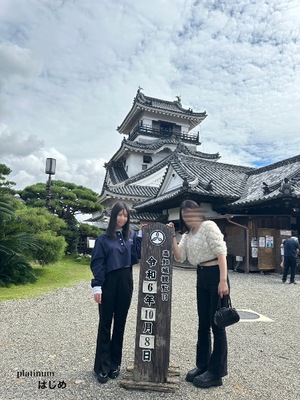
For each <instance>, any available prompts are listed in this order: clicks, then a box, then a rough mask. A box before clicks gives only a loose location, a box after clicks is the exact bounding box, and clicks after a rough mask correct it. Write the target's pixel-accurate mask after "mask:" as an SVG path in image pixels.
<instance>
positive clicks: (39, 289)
mask: <svg viewBox="0 0 300 400" xmlns="http://www.w3.org/2000/svg"><path fill="white" fill-rule="evenodd" d="M33 269H34V271H35V273H36V276H37V281H36V282H34V283H28V284H26V285H12V286H10V287H9V288H3V287H0V301H2V300H17V299H25V298H29V297H36V296H39V295H41V294H43V293H47V292H52V291H54V290H56V289H59V288H61V287H67V286H72V285H74V284H75V283H77V282H81V281H86V280H90V279H91V278H92V273H91V270H90V262H89V260H88V259H82V260H81V261H80V262H79V261H77V260H76V258H75V257H72V256H65V257H64V258H63V259H62V261H60V262H58V263H56V264H53V265H49V266H44V267H41V266H33Z"/></svg>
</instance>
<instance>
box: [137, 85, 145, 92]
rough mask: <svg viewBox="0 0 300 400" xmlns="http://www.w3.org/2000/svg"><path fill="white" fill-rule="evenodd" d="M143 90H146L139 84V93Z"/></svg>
mask: <svg viewBox="0 0 300 400" xmlns="http://www.w3.org/2000/svg"><path fill="white" fill-rule="evenodd" d="M141 90H144V89H143V88H142V87H141V86H140V85H139V86H138V93H140V91H141Z"/></svg>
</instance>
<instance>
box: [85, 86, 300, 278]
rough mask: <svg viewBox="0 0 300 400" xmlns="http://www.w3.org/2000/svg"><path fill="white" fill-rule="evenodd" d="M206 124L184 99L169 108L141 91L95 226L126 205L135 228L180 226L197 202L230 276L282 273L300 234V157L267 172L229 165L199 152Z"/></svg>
mask: <svg viewBox="0 0 300 400" xmlns="http://www.w3.org/2000/svg"><path fill="white" fill-rule="evenodd" d="M206 116H207V114H206V112H194V111H193V110H192V109H191V108H189V109H185V108H183V107H182V105H181V100H180V97H177V100H175V101H166V100H161V99H157V98H153V97H148V96H146V95H144V94H143V93H142V92H141V90H140V89H139V90H138V92H137V94H136V97H135V98H134V101H133V105H132V107H131V109H130V111H129V113H128V114H127V116H126V117H125V119H124V121H123V122H122V124H121V125H120V126H119V127H118V128H117V131H118V132H119V133H120V134H122V135H124V139H123V141H122V143H121V146H120V148H119V149H118V150H117V152H116V153H115V154H114V155H113V157H112V158H111V160H110V161H109V162H108V163H107V164H106V165H105V168H106V175H105V179H104V183H103V187H102V191H101V194H100V202H101V203H102V205H103V206H104V212H102V213H98V214H95V215H93V218H92V220H93V221H94V222H97V224H98V226H100V227H105V223H106V222H105V221H106V220H107V218H108V217H109V213H110V209H111V207H112V205H113V204H114V203H115V202H116V201H118V200H120V201H125V202H126V203H127V204H128V205H129V206H130V208H131V209H132V211H131V220H132V222H133V223H135V224H138V223H139V222H140V221H143V222H151V221H160V222H167V221H174V222H175V224H177V226H178V215H179V206H180V203H181V202H182V200H184V199H187V198H189V199H193V200H195V201H197V202H198V203H201V204H202V205H203V206H204V207H205V209H206V216H207V218H211V219H213V220H215V222H216V223H217V224H218V225H219V227H220V229H221V230H222V232H223V234H224V237H225V240H226V243H227V247H228V264H229V268H232V269H240V270H244V271H247V272H248V271H267V270H276V271H279V266H280V244H281V241H282V239H283V238H285V237H289V236H291V235H292V233H293V235H298V233H300V155H299V156H296V157H293V158H289V159H286V160H282V161H280V162H277V163H274V164H271V165H268V166H265V167H262V168H252V167H245V166H240V165H232V164H225V163H222V162H220V161H219V159H220V155H219V153H215V154H208V153H204V152H201V151H199V150H198V148H199V146H200V145H201V143H200V142H199V134H198V133H196V132H195V131H194V129H195V128H196V127H197V126H198V125H199V124H200V123H202V121H203V120H204V119H205V118H206ZM103 222H104V225H103Z"/></svg>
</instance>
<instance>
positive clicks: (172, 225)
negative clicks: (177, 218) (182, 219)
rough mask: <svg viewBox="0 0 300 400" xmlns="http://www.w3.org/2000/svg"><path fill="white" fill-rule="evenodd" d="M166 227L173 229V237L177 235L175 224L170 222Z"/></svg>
mask: <svg viewBox="0 0 300 400" xmlns="http://www.w3.org/2000/svg"><path fill="white" fill-rule="evenodd" d="M166 226H167V227H168V228H171V229H172V235H173V236H174V235H175V227H174V224H173V222H168V223H167V224H166Z"/></svg>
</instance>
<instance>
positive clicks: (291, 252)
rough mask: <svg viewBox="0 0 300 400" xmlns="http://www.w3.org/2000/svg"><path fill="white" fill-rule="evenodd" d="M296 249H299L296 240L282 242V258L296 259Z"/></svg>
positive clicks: (290, 239)
mask: <svg viewBox="0 0 300 400" xmlns="http://www.w3.org/2000/svg"><path fill="white" fill-rule="evenodd" d="M297 249H299V243H298V241H297V240H295V239H292V238H289V239H285V241H284V256H285V257H294V258H297V255H298V253H297Z"/></svg>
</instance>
